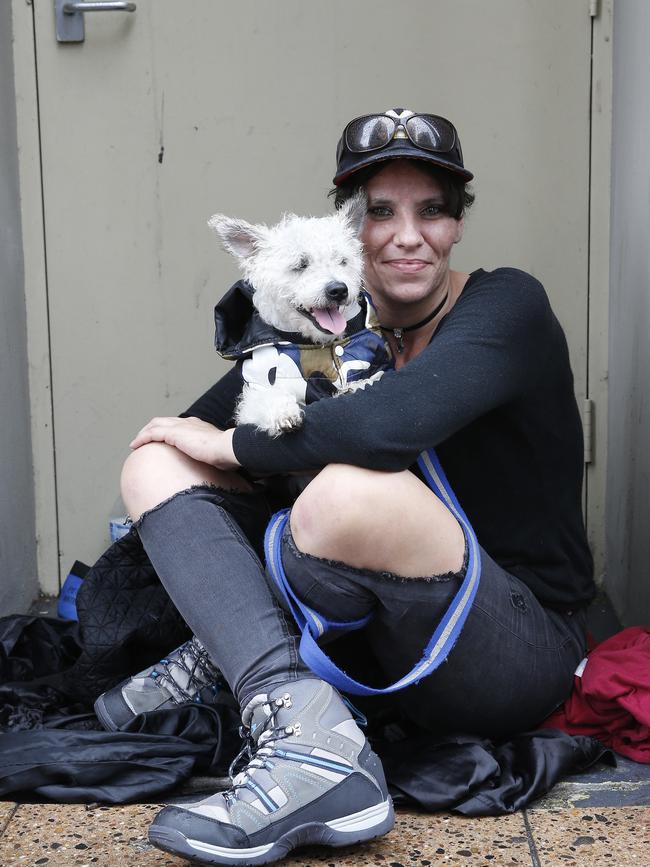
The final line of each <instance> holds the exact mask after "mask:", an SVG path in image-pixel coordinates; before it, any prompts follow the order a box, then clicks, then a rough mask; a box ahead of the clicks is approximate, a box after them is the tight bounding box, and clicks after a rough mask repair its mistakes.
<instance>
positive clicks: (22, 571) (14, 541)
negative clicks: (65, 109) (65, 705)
mask: <svg viewBox="0 0 650 867" xmlns="http://www.w3.org/2000/svg"><path fill="white" fill-rule="evenodd" d="M11 32H12V28H11V4H10V3H0V616H2V615H5V614H11V613H14V612H23V611H25V610H26V609H27V607H28V606H29V604H30V602H31V601H32V600H33V599H34V598H35V597H36V596H37V595H38V584H37V576H36V540H35V538H34V491H33V478H32V459H31V443H30V432H29V394H28V386H27V349H26V342H27V334H26V330H25V293H24V285H23V258H22V257H23V254H22V239H21V229H20V207H19V205H20V203H19V190H18V154H17V146H16V104H15V95H14V76H13V52H12V43H11Z"/></svg>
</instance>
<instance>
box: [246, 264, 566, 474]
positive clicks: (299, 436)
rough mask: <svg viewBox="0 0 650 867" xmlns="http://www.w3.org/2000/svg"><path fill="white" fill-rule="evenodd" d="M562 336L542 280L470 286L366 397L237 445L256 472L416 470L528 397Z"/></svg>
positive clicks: (505, 273) (507, 277)
mask: <svg viewBox="0 0 650 867" xmlns="http://www.w3.org/2000/svg"><path fill="white" fill-rule="evenodd" d="M558 339H561V340H563V336H562V335H561V329H560V326H559V324H558V323H557V320H556V319H555V317H554V315H553V313H552V311H551V308H550V306H549V303H548V299H547V297H546V293H545V292H544V289H543V287H542V286H541V284H539V283H538V282H537V280H535V279H534V278H532V277H530V276H529V275H527V274H524V273H523V272H521V271H516V270H515V269H499V271H496V272H493V273H492V274H485V275H482V276H481V277H479V278H478V280H477V281H475V282H474V283H472V285H471V286H468V287H466V290H465V292H464V293H463V295H462V296H461V298H460V299H459V301H458V302H457V304H456V306H455V307H454V310H453V311H452V313H451V314H450V315H449V316H448V317H447V319H446V320H445V321H443V323H442V325H441V327H440V329H439V331H438V333H437V334H436V336H435V338H434V340H433V342H432V343H431V344H430V345H429V346H428V347H427V348H426V349H425V350H423V351H422V352H421V353H420V355H418V356H417V357H416V358H415V359H413V360H412V361H410V362H409V363H408V364H407V365H405V366H404V367H403V368H402V369H401V370H400V371H399V372H389V373H386V374H385V375H384V376H383V377H382V379H381V380H380V381H379V382H378V383H376V384H375V385H373V386H372V387H371V388H367V389H365V391H359V392H357V393H356V394H353V395H349V396H347V395H346V396H341V397H337V398H336V399H334V400H322V401H318V402H316V403H314V404H311V405H310V406H308V407H307V408H306V410H305V417H304V423H303V426H302V428H301V429H300V430H298V431H296V432H293V433H289V434H285V435H283V436H281V437H277V438H275V439H274V438H271V437H269V436H267V435H266V434H264V433H261V432H260V431H257V430H256V429H255V428H254V427H252V426H250V425H244V426H241V427H238V428H237V429H236V431H235V433H234V437H233V440H232V446H233V449H234V456H235V457H236V458H237V460H238V461H239V463H240V464H241V465H242V466H244V467H246V469H248V470H250V471H251V472H267V473H268V472H271V473H285V472H291V471H295V470H314V469H319V468H321V467H323V466H325V465H327V464H329V463H349V464H353V465H356V466H363V467H370V468H373V469H380V470H392V471H396V470H402V469H405V468H407V467H409V466H410V465H411V464H412V463H413V462H414V461H415V459H416V458H417V455H418V454H419V453H420V452H421V451H422V450H423V449H426V448H429V447H431V446H436V445H437V444H438V443H440V442H442V441H444V440H445V439H447V438H448V437H449V436H451V434H453V433H454V432H455V431H457V430H459V429H461V428H463V427H464V426H466V425H468V424H470V423H471V422H472V421H474V420H475V419H476V418H478V417H480V416H482V415H484V414H485V413H488V412H490V411H491V410H492V409H494V408H496V407H498V406H501V405H503V404H505V403H508V402H510V401H512V400H514V399H516V398H517V397H519V396H521V395H522V394H523V393H524V392H525V391H526V390H527V389H529V388H530V387H531V386H534V384H535V381H536V379H537V377H539V376H540V375H541V373H542V371H543V370H544V367H545V363H546V359H547V357H548V353H549V351H552V349H553V348H555V349H557V347H558V346H559V344H558Z"/></svg>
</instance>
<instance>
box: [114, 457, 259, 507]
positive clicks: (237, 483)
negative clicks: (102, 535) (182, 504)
mask: <svg viewBox="0 0 650 867" xmlns="http://www.w3.org/2000/svg"><path fill="white" fill-rule="evenodd" d="M202 484H205V485H217V486H218V487H224V488H228V489H230V490H242V491H245V490H249V489H250V486H249V485H248V483H247V482H245V481H244V480H243V479H240V478H239V477H238V476H237V475H236V474H235V473H226V472H223V471H221V470H217V469H216V468H215V467H211V466H209V465H208V464H202V463H200V462H199V461H195V460H193V459H192V458H190V457H188V456H187V455H186V454H184V453H183V452H181V451H179V450H178V449H176V448H175V447H174V446H170V445H167V443H147V444H146V445H144V446H140V448H138V449H135V451H133V452H131V454H130V455H129V456H128V457H127V459H126V461H125V462H124V466H123V468H122V476H121V479H120V488H121V492H122V499H123V501H124V505H125V507H126V510H127V511H128V513H129V515H130V516H131V517H132V518H133V519H134V520H136V519H137V518H139V517H140V515H141V514H142V513H143V512H146V511H147V510H148V509H152V508H153V507H154V506H157V505H158V504H159V503H161V502H163V501H164V500H166V499H168V498H169V497H171V496H173V495H174V494H177V493H178V492H179V491H183V490H185V489H186V488H190V487H192V485H202Z"/></svg>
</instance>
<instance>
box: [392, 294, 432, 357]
mask: <svg viewBox="0 0 650 867" xmlns="http://www.w3.org/2000/svg"><path fill="white" fill-rule="evenodd" d="M447 298H449V292H447V293H446V294H445V297H444V298H443V299H442V301H441V302H440V304H438V305H437V306H436V307H435V308H434V310H433V312H431V313H429V315H428V316H426V317H425V318H424V319H423V320H422V321H421V322H416V323H415V325H403V326H402V327H401V328H393V327H392V326H391V325H381V326H380V328H381V330H382V331H392V332H393V337H394V338H395V342H396V343H397V351H398V352H404V332H405V331H417V330H418V328H422V326H423V325H427V323H429V322H431V320H432V319H435V317H436V316H437V315H438V313H440V311H441V310H442V308H443V307H444V306H445V304H446V303H447Z"/></svg>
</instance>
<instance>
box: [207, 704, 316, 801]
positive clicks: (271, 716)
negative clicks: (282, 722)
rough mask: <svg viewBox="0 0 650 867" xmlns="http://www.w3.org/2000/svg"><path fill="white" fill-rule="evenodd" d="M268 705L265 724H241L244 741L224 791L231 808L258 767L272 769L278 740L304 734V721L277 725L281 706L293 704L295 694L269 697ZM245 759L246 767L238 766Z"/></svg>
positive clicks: (240, 733) (240, 730) (233, 761)
mask: <svg viewBox="0 0 650 867" xmlns="http://www.w3.org/2000/svg"><path fill="white" fill-rule="evenodd" d="M264 705H265V706H266V707H267V708H268V716H267V718H266V721H265V722H264V723H263V724H261V725H258V726H257V727H256V728H255V729H253V728H252V727H251V726H248V725H244V724H242V725H241V726H240V727H239V735H240V737H241V738H243V740H244V744H243V746H242V748H241V750H240V751H239V752H238V753H237V755H236V756H235V758H234V759H233V760H232V762H231V763H230V767H229V768H228V775H229V776H230V782H231V787H230V788H229V789H227V790H226V791H225V792H223V793H222V794H223V798H224V801H225V802H226V805H227V807H228V809H230V808H231V807H232V806H234V804H235V803H236V801H237V797H238V791H239V790H240V789H248V788H249V785H248V784H249V782H250V781H251V780H252V775H253V773H254V772H255V769H257V768H264V769H266V770H271V768H272V767H273V765H272V764H271V763H270V761H269V760H270V759H271V758H272V757H273V755H274V754H275V750H274V746H275V742H276V741H280V740H284V739H285V738H290V737H292V736H293V735H299V734H300V723H294V724H293V725H288V726H278V725H277V715H278V713H279V712H280V710H282V708H285V707H291V697H290V696H289V695H288V694H285V695H284V696H282V698H278V699H271V700H270V701H266V702H264ZM260 728H261V731H260ZM258 732H259V735H258ZM242 760H245V761H244V767H242V769H241V770H239V771H238V770H237V767H238V765H239V764H240V763H241V762H242Z"/></svg>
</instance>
